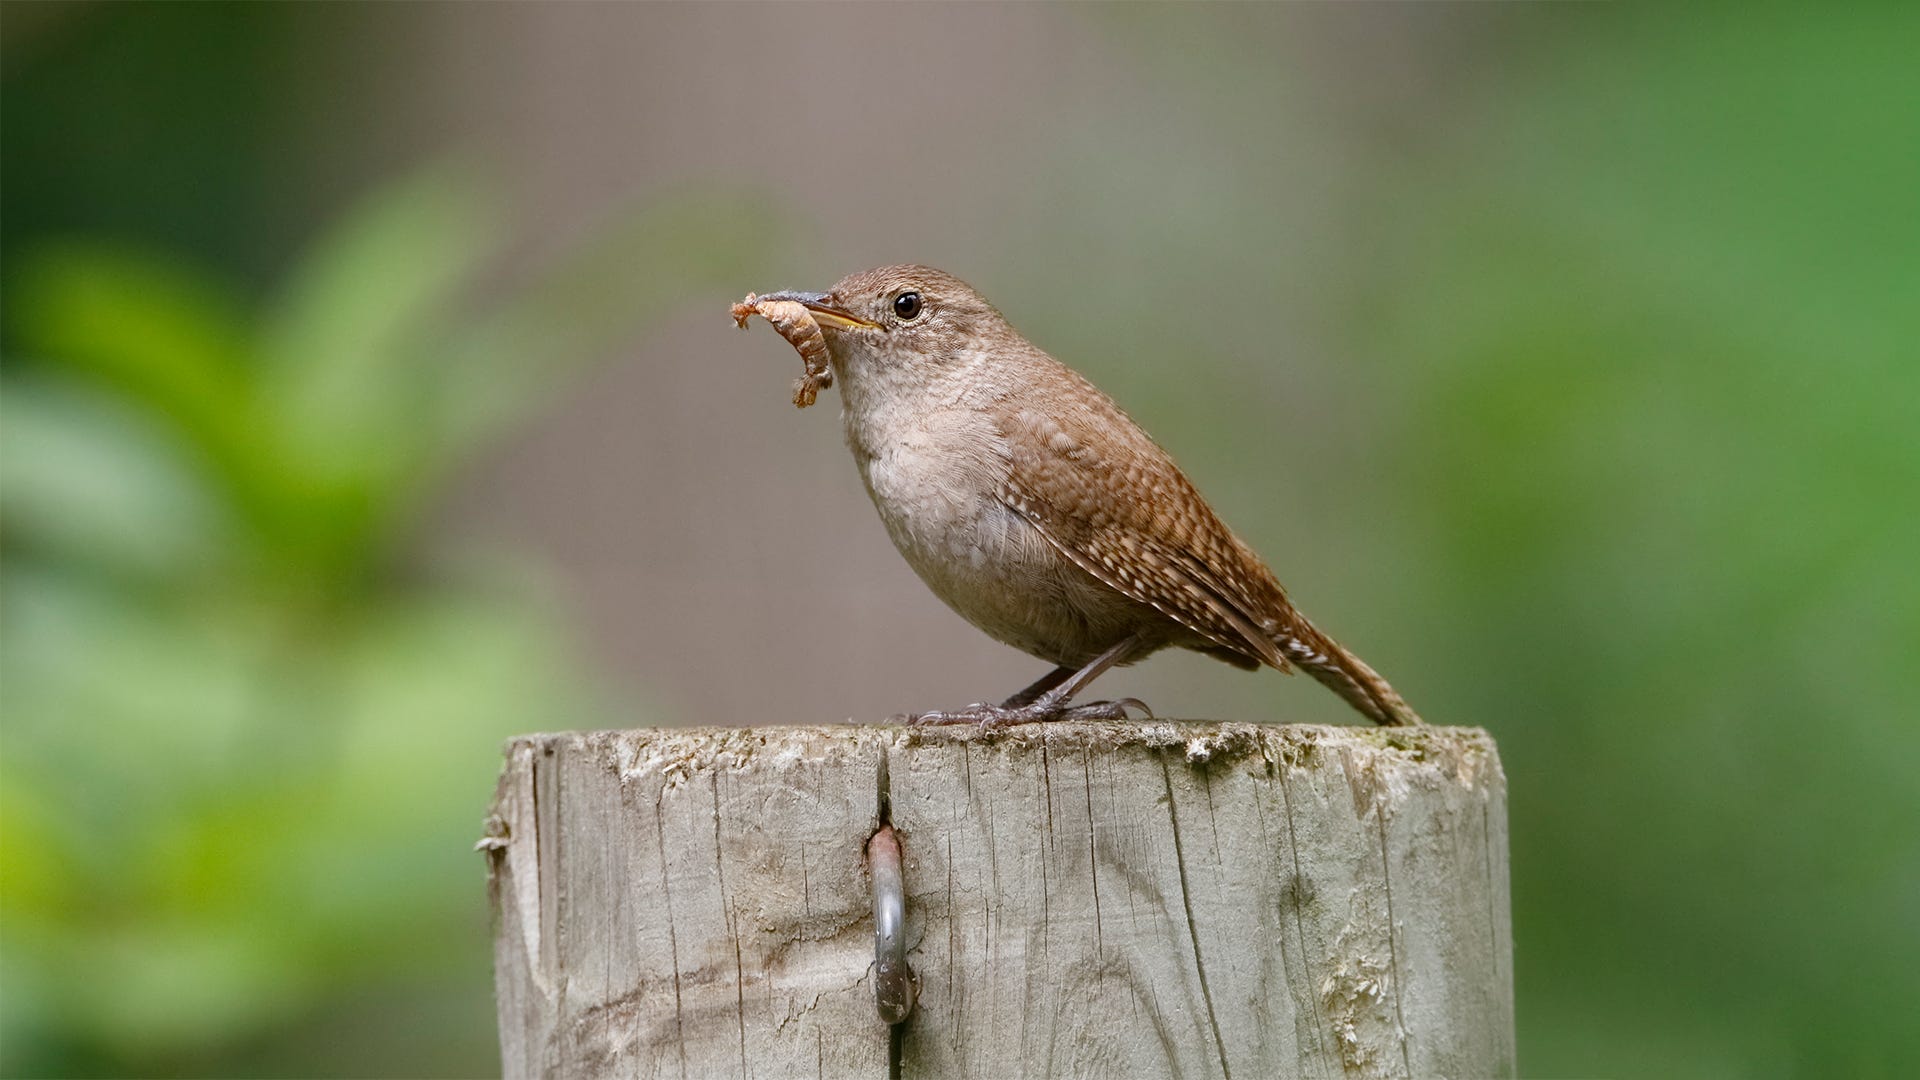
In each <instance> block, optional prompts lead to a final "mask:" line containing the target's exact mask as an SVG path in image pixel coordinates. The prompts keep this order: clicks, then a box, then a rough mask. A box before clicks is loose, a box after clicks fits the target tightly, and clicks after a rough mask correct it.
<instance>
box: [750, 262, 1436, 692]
mask: <svg viewBox="0 0 1920 1080" xmlns="http://www.w3.org/2000/svg"><path fill="white" fill-rule="evenodd" d="M754 300H755V298H753V297H749V298H748V301H749V304H748V305H743V306H742V307H736V309H735V317H736V318H737V319H740V320H741V321H742V324H743V325H744V319H745V314H743V312H745V311H749V310H751V306H750V305H751V303H752V302H753V301H754ZM758 300H759V301H760V302H761V303H762V304H768V305H769V308H768V310H779V311H791V310H792V309H791V308H790V307H786V306H784V305H785V303H788V302H797V303H799V304H801V305H804V306H805V307H806V309H807V311H808V312H809V313H811V315H812V316H813V321H814V322H815V323H817V324H818V327H819V333H820V335H821V336H822V337H824V340H825V344H826V350H827V362H828V364H829V365H830V366H831V373H832V379H833V381H837V382H838V383H839V385H840V387H841V412H840V416H841V422H842V424H843V425H844V427H845V429H846V438H847V445H848V447H849V448H851V449H852V451H853V457H854V461H855V463H856V464H858V465H859V467H860V477H861V479H862V480H864V481H865V482H866V487H867V493H868V495H870V496H871V497H872V498H873V505H874V506H875V507H876V508H878V510H879V511H880V519H881V521H883V522H884V523H885V524H886V527H887V535H888V536H890V537H892V539H893V543H894V546H895V547H897V548H899V549H900V554H901V555H903V556H905V557H906V560H907V563H908V565H910V566H912V567H913V569H914V571H915V572H916V573H918V574H919V575H920V578H921V580H923V581H925V582H926V583H927V586H928V587H929V588H931V589H932V590H933V591H934V593H935V595H937V596H939V597H940V599H942V600H944V601H946V602H947V604H948V605H949V606H950V607H952V608H953V609H954V610H955V611H957V612H959V613H960V615H961V616H963V617H964V618H965V619H966V620H967V621H968V622H971V623H972V624H973V625H975V626H977V627H979V628H980V629H981V630H984V631H986V632H987V633H988V634H989V635H991V636H992V637H994V638H995V639H997V640H999V641H1002V642H1005V643H1006V644H1008V645H1011V646H1013V647H1014V648H1016V649H1020V650H1022V651H1025V652H1028V653H1031V654H1033V655H1034V656H1037V657H1040V658H1041V659H1043V660H1046V661H1048V662H1050V663H1053V664H1056V665H1058V666H1057V667H1056V668H1055V669H1054V670H1053V671H1051V672H1049V673H1047V674H1046V675H1045V676H1043V677H1042V678H1041V679H1040V680H1039V681H1038V682H1035V683H1034V684H1033V685H1032V686H1029V687H1027V688H1026V689H1025V690H1022V691H1020V692H1019V693H1017V694H1015V695H1013V696H1012V697H1010V698H1008V699H1007V700H1006V701H1004V702H1002V703H1001V704H999V705H997V706H996V705H987V704H975V705H970V706H967V707H966V708H962V709H955V710H949V711H943V712H929V713H920V714H917V715H915V716H912V717H910V719H911V720H913V721H914V722H918V723H956V722H962V721H979V722H981V723H987V724H1002V723H1015V722H1022V721H1037V720H1056V719H1091V718H1102V719H1118V718H1123V717H1125V715H1126V709H1127V707H1128V706H1129V705H1132V706H1136V707H1138V708H1140V709H1141V710H1142V711H1146V707H1145V706H1144V705H1142V704H1140V703H1139V702H1138V701H1135V700H1133V699H1126V700H1123V701H1118V702H1113V701H1101V702H1094V703H1091V704H1085V705H1079V706H1073V705H1070V702H1071V701H1072V699H1073V697H1074V695H1076V694H1077V693H1079V692H1080V691H1081V690H1082V689H1084V688H1085V687H1086V685H1087V684H1088V683H1090V682H1092V681H1093V680H1094V679H1095V678H1096V677H1098V676H1099V675H1100V674H1101V673H1102V672H1104V671H1106V670H1107V669H1108V668H1110V667H1113V666H1115V665H1124V664H1131V663H1134V662H1136V661H1138V660H1141V659H1144V658H1145V657H1147V656H1149V655H1151V654H1152V653H1155V652H1157V651H1159V650H1161V649H1165V648H1169V647H1176V646H1177V647H1180V648H1186V649H1194V650H1196V651H1199V652H1202V653H1205V654H1207V655H1208V656H1212V657H1216V658H1218V659H1220V660H1224V661H1226V662H1227V663H1229V664H1232V665H1234V666H1235V667H1240V668H1246V669H1249V670H1252V669H1256V668H1259V667H1260V666H1262V665H1265V666H1268V667H1274V668H1278V669H1280V670H1281V671H1289V670H1290V668H1291V667H1295V666H1297V667H1300V668H1302V669H1304V670H1305V671H1306V672H1307V673H1308V674H1310V675H1312V676H1313V677H1314V678H1315V679H1318V680H1319V681H1320V682H1321V683H1323V684H1325V685H1326V686H1327V687H1328V688H1329V689H1331V690H1332V691H1333V692H1334V693H1336V694H1339V695H1340V696H1341V697H1342V698H1345V699H1346V700H1347V702H1348V703H1349V704H1351V705H1352V706H1353V707H1354V708H1356V709H1358V710H1359V711H1360V712H1361V713H1363V714H1365V715H1366V716H1367V717H1368V718H1369V719H1371V720H1373V721H1374V722H1376V723H1380V724H1417V723H1420V718H1419V716H1417V715H1415V713H1414V711H1413V709H1412V708H1410V707H1409V706H1408V705H1407V703H1406V702H1405V701H1403V700H1401V698H1400V695H1399V694H1396V693H1394V690H1393V688H1392V687H1391V686H1389V685H1387V682H1386V680H1385V679H1382V678H1381V677H1380V676H1379V675H1378V674H1375V672H1374V670H1373V669H1372V668H1370V667H1368V666H1367V665H1366V664H1364V663H1362V662H1361V660H1360V658H1359V657H1356V656H1354V655H1353V654H1352V653H1350V652H1348V651H1347V650H1346V649H1344V648H1342V647H1341V646H1340V645H1339V644H1338V643H1337V642H1335V641H1334V640H1333V639H1331V638H1329V637H1327V636H1326V635H1325V634H1323V633H1321V632H1320V631H1319V630H1318V629H1316V628H1315V627H1314V625H1313V624H1312V623H1310V622H1308V621H1307V620H1306V618H1305V617H1304V616H1302V615H1301V614H1300V613H1299V612H1298V611H1296V610H1294V607H1293V605H1292V604H1291V603H1289V602H1288V600H1287V594H1286V591H1285V590H1284V589H1282V588H1281V586H1280V582H1279V581H1277V580H1276V579H1275V578H1274V576H1273V571H1271V570H1269V569H1267V566H1266V564H1265V563H1263V562H1261V561H1260V557H1259V556H1258V555H1255V554H1254V553H1253V550H1252V549H1251V548H1249V547H1247V545H1246V544H1245V543H1243V542H1242V541H1241V540H1240V538H1239V537H1237V536H1235V535H1234V534H1233V532H1232V531H1231V530H1229V529H1228V528H1227V527H1226V526H1225V525H1223V524H1222V523H1221V522H1220V519H1219V518H1218V517H1217V516H1216V515H1215V514H1214V512H1213V510H1212V508H1211V507H1209V506H1208V505H1207V503H1206V500H1204V499H1202V498H1201V497H1200V493H1199V491H1197V490H1196V489H1195V488H1194V486H1193V484H1192V482H1190V481H1189V480H1188V479H1187V478H1186V476H1185V475H1184V474H1183V473H1181V471H1180V469H1179V468H1178V467H1177V466H1175V465H1174V463H1173V459H1172V458H1170V457H1168V456H1167V452H1166V451H1165V450H1162V449H1161V448H1160V447H1159V445H1158V444H1156V443H1155V442H1154V441H1153V440H1152V439H1151V438H1149V437H1148V436H1147V433H1146V432H1144V431H1142V430H1141V429H1140V427H1139V425H1137V424H1135V423H1134V422H1133V420H1132V419H1131V418H1130V417H1128V416H1127V414H1126V413H1124V412H1122V411H1121V410H1120V407H1119V406H1118V405H1115V404H1114V403H1113V401H1112V399H1110V398H1108V397H1107V395H1105V394H1103V393H1101V392H1100V390H1099V389H1098V388H1096V387H1095V386H1094V385H1093V384H1092V383H1091V382H1088V381H1087V380H1086V378H1084V377H1083V376H1081V375H1080V374H1079V373H1078V372H1075V371H1073V370H1072V369H1070V368H1068V367H1067V366H1066V365H1064V364H1062V363H1060V362H1059V361H1057V360H1055V359H1054V358H1053V357H1051V356H1049V355H1047V354H1046V353H1045V352H1043V351H1042V350H1041V349H1040V348H1039V347H1037V346H1035V345H1033V344H1032V343H1031V342H1029V341H1027V339H1026V338H1023V337H1021V336H1020V334H1019V333H1018V332H1017V331H1015V330H1014V329H1013V327H1012V326H1010V325H1008V323H1007V320H1006V319H1005V318H1004V317H1003V316H1002V315H1001V314H1000V312H999V311H997V310H995V309H994V307H993V305H992V304H989V303H987V301H986V300H985V299H984V298H982V297H981V296H980V294H979V293H977V292H975V291H974V290H973V288H972V287H970V286H969V285H967V283H966V282H963V281H961V280H959V279H958V278H955V277H953V276H951V275H949V274H945V273H942V272H940V271H938V270H934V269H931V268H928V267H925V266H886V267H881V268H879V269H876V270H868V271H866V272H864V273H859V274H854V275H852V276H850V277H847V278H845V279H843V280H842V281H840V282H839V283H838V284H836V285H835V286H834V287H833V288H832V289H831V290H829V291H827V292H824V293H804V292H779V293H769V294H766V295H764V296H762V297H759V298H758ZM772 303H780V304H782V305H783V306H782V307H780V308H778V309H775V308H773V307H771V304H772ZM791 328H792V323H791V321H789V322H788V323H787V324H785V325H784V326H783V332H785V331H786V330H788V329H791ZM812 333H813V330H812V327H806V328H804V331H796V332H794V333H792V334H790V337H791V338H792V339H793V340H794V342H795V344H796V345H799V346H800V347H801V348H802V349H803V354H805V353H806V352H808V351H809V350H811V351H812V352H813V353H814V354H816V355H817V351H818V346H819V342H818V341H817V340H813V339H812ZM803 338H804V339H805V340H803ZM813 366H814V365H813V362H812V361H810V362H809V367H810V369H811V368H812V367H813ZM803 381H804V380H803ZM819 385H826V382H825V381H824V380H822V381H820V382H819ZM806 400H807V401H811V400H812V398H811V396H810V395H808V396H807V397H806ZM798 401H799V399H798V398H796V402H798ZM1149 715H1151V714H1150V713H1149Z"/></svg>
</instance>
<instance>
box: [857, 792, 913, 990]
mask: <svg viewBox="0 0 1920 1080" xmlns="http://www.w3.org/2000/svg"><path fill="white" fill-rule="evenodd" d="M879 780H880V815H879V816H880V828H878V829H877V830H875V831H874V834H873V835H872V836H870V837H868V838H867V871H868V873H869V874H870V875H871V876H872V879H873V1003H874V1005H875V1006H876V1007H877V1008H878V1009H879V1011H880V1019H882V1020H884V1021H886V1022H887V1023H888V1024H899V1023H902V1022H904V1021H905V1020H906V1018H907V1017H908V1015H910V1014H911V1013H912V1012H913V1001H914V998H915V996H916V994H917V989H916V987H915V985H914V980H913V968H911V967H909V966H908V965H907V889H906V880H905V877H904V875H903V873H902V870H901V862H902V855H901V851H900V834H899V833H896V832H894V829H893V820H892V819H893V802H892V798H891V792H890V791H889V790H888V789H889V784H888V780H887V760H886V758H885V757H882V758H881V759H880V776H879Z"/></svg>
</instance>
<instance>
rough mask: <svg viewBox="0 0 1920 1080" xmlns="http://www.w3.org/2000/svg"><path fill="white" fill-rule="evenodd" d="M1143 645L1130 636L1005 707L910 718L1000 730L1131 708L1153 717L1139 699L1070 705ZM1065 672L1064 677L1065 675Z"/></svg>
mask: <svg viewBox="0 0 1920 1080" xmlns="http://www.w3.org/2000/svg"><path fill="white" fill-rule="evenodd" d="M1139 646H1140V639H1139V638H1138V637H1134V636H1130V637H1127V638H1124V639H1122V640H1121V641H1120V642H1119V643H1118V644H1116V645H1114V646H1113V647H1112V648H1110V649H1108V650H1107V651H1106V652H1103V653H1101V654H1100V655H1099V656H1096V657H1094V658H1093V659H1092V660H1091V661H1089V662H1088V663H1087V665H1086V666H1085V667H1082V668H1080V669H1079V670H1078V671H1075V670H1074V669H1072V668H1067V667H1062V668H1056V669H1055V670H1053V671H1051V672H1049V673H1047V674H1046V675H1045V676H1043V677H1042V678H1041V679H1040V681H1039V682H1036V683H1034V684H1033V685H1032V686H1029V687H1027V688H1026V689H1025V690H1022V691H1020V692H1019V693H1017V694H1015V695H1013V696H1012V697H1010V698H1008V699H1007V700H1006V703H1005V704H1002V705H997V706H995V705H969V706H967V707H966V708H964V709H953V710H950V711H946V712H926V713H919V714H917V715H914V716H910V717H908V718H907V722H908V723H910V724H979V725H981V726H982V727H999V726H1001V725H1003V724H1026V723H1037V722H1040V721H1046V720H1125V719H1126V718H1127V709H1128V707H1129V706H1131V707H1134V708H1138V709H1139V710H1140V711H1141V712H1144V713H1146V714H1147V715H1148V716H1149V717H1151V716H1152V715H1153V710H1152V709H1149V708H1147V706H1146V703H1145V702H1142V701H1140V700H1139V699H1137V698H1121V699H1120V700H1119V701H1094V702H1089V703H1087V704H1085V705H1077V706H1069V705H1068V704H1067V703H1068V702H1069V701H1071V700H1073V696H1074V695H1075V694H1077V693H1079V692H1080V691H1081V690H1083V689H1085V688H1086V685H1087V684H1088V683H1090V682H1092V681H1093V680H1095V679H1097V678H1099V677H1100V676H1101V674H1103V673H1104V672H1105V671H1106V670H1107V669H1108V668H1110V667H1112V666H1114V665H1115V664H1118V663H1121V662H1123V661H1125V660H1126V659H1127V657H1129V656H1131V655H1132V654H1133V651H1134V650H1135V649H1137V648H1139ZM1063 673H1064V674H1063Z"/></svg>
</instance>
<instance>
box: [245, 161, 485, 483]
mask: <svg viewBox="0 0 1920 1080" xmlns="http://www.w3.org/2000/svg"><path fill="white" fill-rule="evenodd" d="M488 202H489V201H488V200H487V199H486V198H485V196H484V195H483V193H482V192H481V191H480V190H479V188H478V187H477V185H476V184H475V182H474V180H473V178H472V174H471V173H469V172H464V171H459V170H457V169H455V168H454V167H453V166H451V165H445V166H441V167H438V168H434V169H430V170H424V171H422V172H419V173H416V174H414V175H412V176H409V177H407V178H405V179H403V180H402V181H400V182H398V183H395V184H392V185H389V186H388V187H386V188H383V189H381V190H379V191H377V192H375V193H374V194H373V195H372V196H370V197H369V198H367V199H365V200H364V201H362V202H361V203H360V204H359V205H358V206H356V207H354V208H353V209H352V210H351V211H350V212H349V213H348V214H347V216H346V217H345V218H343V219H342V220H341V221H340V222H338V223H337V224H335V225H334V226H333V227H331V228H330V229H329V230H328V231H327V233H326V234H325V235H323V236H322V237H321V238H320V239H319V241H318V242H316V243H315V244H314V245H313V247H312V248H311V249H310V250H309V251H308V253H307V254H306V255H305V257H304V258H303V259H302V260H301V262H300V263H299V265H298V266H297V267H296V268H295V269H294V271H293V274H292V277H291V279H290V280H289V281H288V282H287V283H286V285H285V286H284V287H283V289H282V291H281V295H280V298H279V300H278V301H277V303H276V304H275V305H274V308H273V311H272V313H271V315H270V316H269V318H268V319H267V322H266V325H265V329H264V332H263V344H262V359H263V365H262V370H261V383H262V395H263V398H264V401H265V403H266V404H267V406H268V407H269V408H271V409H272V410H273V411H274V413H275V415H276V416H277V417H278V419H279V423H280V428H279V431H280V434H281V435H282V437H284V438H286V439H288V440H289V441H290V442H291V443H292V444H293V446H294V448H295V451H296V452H297V453H298V455H299V456H300V459H301V461H302V462H303V464H305V466H306V467H308V468H310V469H314V470H323V469H324V470H333V471H340V472H355V471H370V472H378V473H383V474H386V475H406V474H408V473H409V472H410V471H411V470H412V469H414V468H417V467H418V465H419V461H418V458H419V454H420V445H419V444H420V443H421V441H422V440H421V437H420V432H419V426H418V425H419V420H420V416H421V413H422V412H423V411H424V410H426V409H427V408H429V406H430V404H431V402H432V400H433V396H434V394H435V393H436V392H438V391H440V390H441V389H442V387H441V385H440V382H439V380H438V378H437V376H436V375H435V373H434V372H432V371H431V370H430V368H431V366H432V365H433V364H434V362H435V361H436V360H437V359H438V354H439V351H440V349H441V342H442V340H443V339H444V338H445V336H446V334H447V333H448V331H449V329H450V327H451V326H452V325H454V324H455V323H456V321H457V319H458V318H459V312H458V310H457V308H456V305H457V302H458V301H459V300H460V299H461V298H462V294H463V291H464V290H465V289H466V288H467V287H468V286H470V284H471V283H472V281H473V278H474V276H475V275H476V274H477V273H478V272H479V270H480V269H481V268H482V267H483V266H484V264H485V262H486V260H487V259H488V257H489V256H490V255H492V254H493V253H494V252H495V251H496V250H497V248H498V243H499V236H498V228H497V225H496V222H497V221H498V219H499V211H498V209H497V208H494V207H491V206H490V205H489V204H488Z"/></svg>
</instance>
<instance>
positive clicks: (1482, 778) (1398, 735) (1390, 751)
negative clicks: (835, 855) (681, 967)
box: [503, 720, 1506, 795]
mask: <svg viewBox="0 0 1920 1080" xmlns="http://www.w3.org/2000/svg"><path fill="white" fill-rule="evenodd" d="M959 743H966V744H971V745H973V746H974V747H976V748H977V749H982V750H987V751H989V752H999V753H1006V754H1018V753H1023V752H1027V751H1035V752H1037V751H1040V750H1041V749H1042V748H1045V749H1047V750H1050V751H1059V750H1082V749H1084V750H1093V751H1102V752H1112V751H1122V750H1143V751H1148V752H1152V753H1157V754H1177V755H1179V756H1180V757H1181V758H1183V759H1184V760H1185V761H1186V763H1187V764H1188V765H1190V766H1195V767H1208V768H1211V767H1219V766H1227V765H1231V764H1234V763H1237V762H1241V761H1245V760H1247V759H1252V758H1258V759H1261V760H1262V761H1263V762H1265V763H1267V764H1273V765H1280V766H1284V767H1287V768H1312V767H1313V766H1314V765H1315V764H1316V763H1317V762H1318V761H1320V760H1322V758H1323V756H1337V757H1339V758H1340V759H1342V760H1343V761H1344V762H1345V764H1346V766H1347V771H1348V772H1349V774H1353V775H1358V776H1370V777H1373V778H1376V779H1386V778H1388V777H1390V776H1391V777H1411V776H1414V775H1424V776H1426V777H1428V778H1430V779H1437V780H1444V781H1451V782H1454V783H1458V784H1462V785H1464V786H1467V787H1470V788H1484V787H1495V788H1500V787H1504V786H1505V782H1506V777H1505V775H1504V774H1503V773H1502V771H1501V767H1500V757H1499V752H1498V749H1497V748H1496V747H1495V745H1494V741H1493V737H1492V736H1491V735H1489V734H1488V733H1487V732H1486V731H1485V730H1483V729H1481V728H1470V727H1429V726H1420V727H1390V728H1367V727H1346V726H1337V725H1318V724H1250V723H1234V722H1218V721H1192V720H1181V721H1172V720H1159V721H1087V722H1071V723H1069V722H1060V723H1050V724H1023V725H1018V726H1014V727H1009V728H1003V729H999V730H993V731H986V730H982V729H980V728H979V727H977V726H974V725H971V724H966V725H953V726H950V727H949V726H941V727H906V726H901V725H868V724H827V725H805V726H769V727H738V728H714V727H686V728H629V729H624V730H617V731H584V732H554V733H545V734H532V735H521V736H516V737H514V738H512V739H509V740H508V741H507V743H506V745H505V747H504V748H503V749H504V751H505V754H506V757H507V760H508V761H509V762H511V761H513V760H514V759H515V758H516V757H517V756H518V753H534V752H540V751H548V752H550V751H552V750H554V749H557V748H559V747H562V746H565V747H568V748H572V749H578V750H587V751H595V750H597V751H599V752H600V753H602V754H604V755H606V758H605V760H607V762H608V764H609V765H610V766H611V767H613V768H615V769H616V770H617V771H618V772H619V774H620V777H621V779H622V780H623V781H627V782H634V781H641V780H653V781H656V782H664V783H665V784H667V785H669V786H677V785H678V784H680V783H683V782H685V781H686V780H688V779H691V778H692V777H694V776H696V775H702V774H704V773H706V772H707V771H710V770H714V769H720V770H724V771H730V772H731V771H741V770H748V769H764V768H773V769H778V768H779V767H780V766H781V764H782V762H797V761H807V760H813V761H817V760H821V759H824V758H827V757H846V756H848V755H852V756H855V757H864V756H866V755H868V754H873V753H879V752H881V751H883V750H900V751H911V750H913V749H914V748H916V747H922V746H926V747H934V746H942V745H952V744H959ZM517 752H518V753H517ZM1037 757H1038V754H1037V753H1036V758H1037ZM1388 786H1389V787H1390V786H1392V785H1388ZM1379 794H1382V795H1384V794H1387V792H1386V791H1385V790H1381V791H1380V792H1379Z"/></svg>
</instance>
